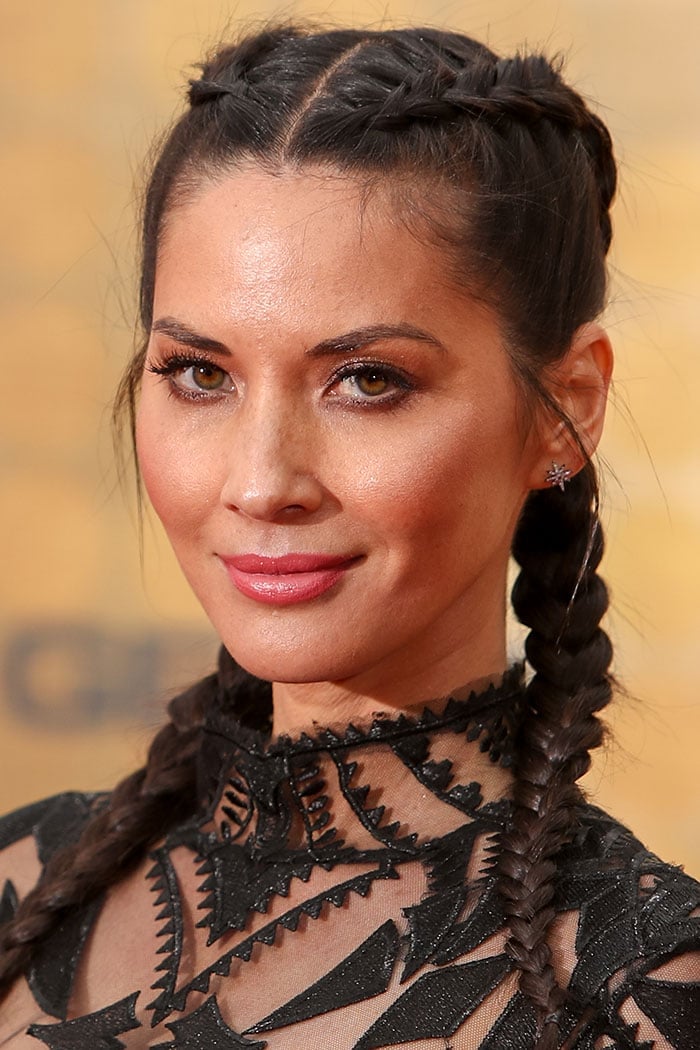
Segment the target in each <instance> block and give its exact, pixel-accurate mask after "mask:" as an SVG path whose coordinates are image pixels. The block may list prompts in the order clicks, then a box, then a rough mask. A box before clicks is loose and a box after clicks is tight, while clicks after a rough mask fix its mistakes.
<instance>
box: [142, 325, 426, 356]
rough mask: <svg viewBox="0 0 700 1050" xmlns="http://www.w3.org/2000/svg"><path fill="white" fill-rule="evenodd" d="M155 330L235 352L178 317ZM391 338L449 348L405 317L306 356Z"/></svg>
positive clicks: (199, 346)
mask: <svg viewBox="0 0 700 1050" xmlns="http://www.w3.org/2000/svg"><path fill="white" fill-rule="evenodd" d="M151 331H153V332H160V333H162V334H163V335H167V336H168V337H169V338H170V339H173V340H174V341H175V342H176V343H181V344H182V345H183V346H190V347H192V348H193V349H194V350H205V351H208V352H209V353H214V354H221V355H223V356H225V357H230V356H231V351H230V349H229V348H228V347H227V346H226V345H225V344H224V343H220V342H219V340H218V339H211V338H210V337H209V336H206V335H201V334H200V333H199V332H196V331H194V329H192V328H190V327H189V326H188V325H186V324H184V323H183V322H182V321H177V320H176V319H175V318H174V317H160V318H159V319H158V320H157V321H154V322H153V325H152V327H151ZM387 339H411V340H414V341H416V342H420V343H429V344H430V345H431V346H434V347H435V348H436V349H437V350H439V351H440V352H441V353H446V352H447V351H446V347H445V346H444V344H443V343H441V342H440V340H439V339H437V338H436V337H435V336H434V335H431V333H430V332H426V331H425V330H424V329H422V328H417V327H416V326H415V325H412V324H408V323H406V322H403V321H402V322H399V323H398V324H373V325H364V326H362V327H361V328H355V329H353V330H352V331H351V332H345V333H344V334H343V335H338V336H332V337H331V338H330V339H323V340H322V341H321V342H320V343H316V344H315V346H312V347H310V348H309V349H308V350H307V351H306V356H307V357H326V356H332V355H334V354H335V355H342V354H351V353H353V351H355V350H359V349H360V348H362V347H366V346H370V345H371V344H372V343H377V342H380V341H382V340H387Z"/></svg>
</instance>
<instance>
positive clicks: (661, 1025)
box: [633, 978, 700, 1050]
mask: <svg viewBox="0 0 700 1050" xmlns="http://www.w3.org/2000/svg"><path fill="white" fill-rule="evenodd" d="M633 997H634V1000H635V1002H636V1003H637V1005H638V1006H641V1008H642V1010H644V1012H645V1014H647V1015H648V1016H649V1017H650V1018H651V1020H652V1021H653V1023H654V1024H655V1025H656V1027H657V1028H658V1029H659V1031H660V1032H661V1034H662V1035H663V1036H664V1037H665V1038H666V1039H668V1041H669V1043H670V1044H671V1046H673V1047H674V1048H675V1050H697V1048H698V1045H700V984H692V985H691V984H682V983H680V982H678V983H676V982H675V981H659V980H652V979H650V978H648V979H647V980H644V981H640V983H639V984H638V985H637V987H636V988H635V989H634V992H633Z"/></svg>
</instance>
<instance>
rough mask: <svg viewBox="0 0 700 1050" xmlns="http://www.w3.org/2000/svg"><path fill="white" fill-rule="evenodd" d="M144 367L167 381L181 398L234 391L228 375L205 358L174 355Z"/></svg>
mask: <svg viewBox="0 0 700 1050" xmlns="http://www.w3.org/2000/svg"><path fill="white" fill-rule="evenodd" d="M146 367H147V370H148V371H149V372H154V373H155V374H156V375H160V376H163V377H164V378H165V379H167V381H168V383H169V384H170V386H171V388H172V390H173V392H174V393H175V394H177V395H179V396H181V397H188V398H198V397H206V396H207V395H208V394H227V393H230V392H231V391H232V390H233V389H234V384H233V380H232V379H231V376H230V375H229V373H228V372H227V371H226V370H225V369H223V368H220V367H219V366H218V365H215V364H214V362H213V361H208V360H206V359H205V358H201V359H200V358H186V357H181V356H180V355H176V356H174V357H170V358H167V359H166V360H164V361H156V362H153V363H152V364H149V365H147V366H146Z"/></svg>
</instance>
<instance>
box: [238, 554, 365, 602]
mask: <svg viewBox="0 0 700 1050" xmlns="http://www.w3.org/2000/svg"><path fill="white" fill-rule="evenodd" d="M221 560H222V562H223V563H224V565H225V566H226V570H227V572H228V574H229V577H230V579H231V582H232V583H233V585H234V587H236V588H237V589H238V590H239V591H240V592H241V594H245V595H246V596H247V597H248V598H254V599H255V600H256V601H258V602H263V603H264V604H266V605H293V604H294V603H296V602H306V601H310V600H311V599H312V598H318V596H319V595H321V594H324V593H325V592H326V591H328V590H330V588H331V587H333V586H334V584H336V583H337V582H338V580H340V579H341V577H342V576H343V575H344V574H345V572H347V570H348V569H349V568H350V567H351V566H352V565H355V564H356V562H357V561H358V559H357V558H356V557H350V558H348V557H347V556H345V555H336V554H287V555H284V556H283V557H281V558H268V557H265V556H263V555H260V554H239V555H235V556H234V557H230V558H229V557H225V556H221Z"/></svg>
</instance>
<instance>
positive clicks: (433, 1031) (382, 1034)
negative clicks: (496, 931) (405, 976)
mask: <svg viewBox="0 0 700 1050" xmlns="http://www.w3.org/2000/svg"><path fill="white" fill-rule="evenodd" d="M511 965H512V964H511V962H510V959H508V958H506V957H505V956H504V955H500V956H497V957H496V958H495V959H483V960H480V961H478V962H470V963H463V964H462V965H460V966H450V967H446V968H445V969H444V970H433V971H432V972H430V973H426V974H425V975H424V976H423V977H419V978H418V980H417V981H415V982H414V983H413V984H412V985H411V987H410V988H409V989H408V991H406V992H404V993H403V995H401V996H399V998H398V999H397V1000H396V1002H395V1003H394V1004H393V1005H392V1006H390V1007H389V1009H388V1010H387V1011H386V1013H384V1014H382V1016H381V1017H380V1018H379V1020H378V1021H377V1022H376V1023H375V1024H373V1025H372V1027H371V1028H370V1030H369V1031H368V1032H366V1033H365V1035H364V1036H363V1037H362V1039H360V1040H359V1042H357V1043H356V1044H355V1046H354V1048H353V1050H378V1048H379V1047H383V1046H397V1045H398V1044H399V1043H407V1042H410V1041H411V1040H413V1039H437V1038H440V1037H443V1038H444V1037H445V1036H450V1035H454V1033H455V1032H456V1031H457V1029H458V1028H459V1026H460V1025H461V1024H462V1022H463V1021H464V1020H465V1018H467V1017H469V1015H470V1014H471V1013H473V1011H474V1010H475V1009H476V1007H477V1006H478V1005H479V1003H481V1002H482V1001H483V1000H484V999H485V998H486V996H487V995H488V994H489V992H492V991H493V989H494V988H495V987H496V985H497V984H499V982H500V981H501V979H502V978H503V977H504V976H505V974H506V973H507V972H508V970H509V969H510V968H511Z"/></svg>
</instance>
